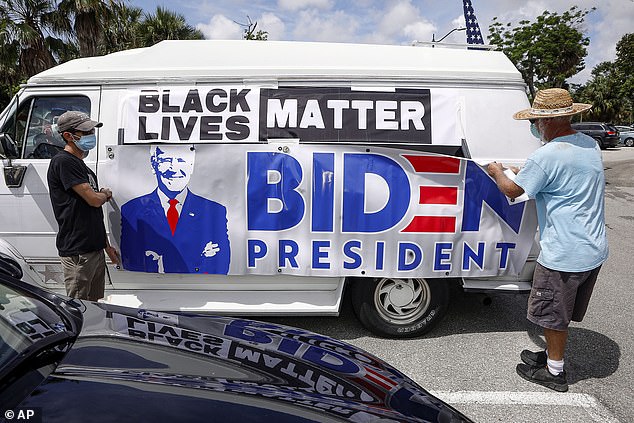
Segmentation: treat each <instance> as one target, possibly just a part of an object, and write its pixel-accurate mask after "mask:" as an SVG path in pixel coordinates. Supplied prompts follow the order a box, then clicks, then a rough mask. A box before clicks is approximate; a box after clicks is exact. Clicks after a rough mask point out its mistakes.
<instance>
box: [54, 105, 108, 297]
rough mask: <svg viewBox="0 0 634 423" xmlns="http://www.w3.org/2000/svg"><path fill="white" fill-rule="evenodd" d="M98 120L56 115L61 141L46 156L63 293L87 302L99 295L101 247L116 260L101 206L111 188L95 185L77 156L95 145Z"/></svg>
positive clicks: (102, 285)
mask: <svg viewBox="0 0 634 423" xmlns="http://www.w3.org/2000/svg"><path fill="white" fill-rule="evenodd" d="M102 125H103V124H102V123H100V122H95V121H93V120H91V119H90V116H88V115H87V114H85V113H81V112H76V111H71V112H66V113H64V114H62V115H61V116H60V117H59V119H58V121H57V128H58V131H59V133H60V134H61V136H62V138H63V139H64V141H65V142H66V146H65V147H64V150H63V151H60V152H59V153H58V154H57V155H55V156H54V157H53V158H52V159H51V163H50V164H49V167H48V175H47V179H48V187H49V192H50V197H51V204H52V205H53V212H54V213H55V219H56V220H57V223H58V225H59V232H58V234H57V250H58V251H59V256H60V258H61V261H62V267H63V268H64V283H65V285H66V293H67V294H68V296H69V297H73V298H80V299H85V300H91V301H97V300H98V299H100V298H103V296H104V288H105V271H106V261H105V256H104V249H105V251H106V253H107V254H108V256H109V257H110V259H111V260H112V261H113V262H114V263H116V264H118V263H119V256H118V252H117V251H116V250H115V249H114V248H113V247H111V246H110V244H109V243H108V237H107V236H106V228H105V226H104V222H103V211H102V209H101V206H102V205H103V204H105V203H106V202H107V201H109V200H110V198H111V197H112V192H111V191H110V190H109V189H108V188H101V189H99V186H98V184H97V175H95V173H94V172H93V171H92V170H90V169H89V168H88V167H87V166H86V164H85V163H84V160H83V159H84V158H85V157H86V156H87V155H88V151H89V150H91V149H92V148H94V147H95V146H96V137H95V128H99V127H101V126H102Z"/></svg>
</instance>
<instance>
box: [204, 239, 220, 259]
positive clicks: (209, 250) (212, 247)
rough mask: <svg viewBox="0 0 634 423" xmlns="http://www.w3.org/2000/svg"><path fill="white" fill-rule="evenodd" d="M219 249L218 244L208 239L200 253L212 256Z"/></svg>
mask: <svg viewBox="0 0 634 423" xmlns="http://www.w3.org/2000/svg"><path fill="white" fill-rule="evenodd" d="M219 251H220V247H218V244H216V243H214V242H213V241H209V242H208V243H207V245H205V249H204V250H203V252H202V254H201V255H203V256H205V257H213V256H215V255H216V253H218V252H219Z"/></svg>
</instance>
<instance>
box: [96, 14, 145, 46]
mask: <svg viewBox="0 0 634 423" xmlns="http://www.w3.org/2000/svg"><path fill="white" fill-rule="evenodd" d="M112 13H113V19H110V20H109V21H108V22H107V23H106V26H105V27H104V34H103V35H104V42H103V45H102V47H101V48H100V53H102V54H108V53H113V52H116V51H121V50H128V49H131V48H137V47H140V46H141V44H140V40H139V34H138V32H139V26H140V25H141V18H142V16H143V9H141V8H140V7H128V6H126V5H125V4H123V3H118V4H117V5H115V7H114V8H113V10H112Z"/></svg>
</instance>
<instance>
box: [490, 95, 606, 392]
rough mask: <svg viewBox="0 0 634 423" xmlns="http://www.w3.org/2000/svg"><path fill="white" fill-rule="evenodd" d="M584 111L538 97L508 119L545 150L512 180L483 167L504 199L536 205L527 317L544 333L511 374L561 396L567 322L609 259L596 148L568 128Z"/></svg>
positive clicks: (494, 166)
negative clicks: (542, 345) (521, 124)
mask: <svg viewBox="0 0 634 423" xmlns="http://www.w3.org/2000/svg"><path fill="white" fill-rule="evenodd" d="M591 107H592V106H591V105H589V104H581V103H573V101H572V98H571V96H570V93H568V91H566V90H563V89H560V88H551V89H546V90H541V91H539V92H538V93H537V95H536V96H535V100H534V101H533V106H532V107H531V108H530V109H526V110H522V111H520V112H517V113H515V115H513V117H514V118H515V119H520V120H529V121H530V123H531V132H532V133H533V135H534V136H535V137H537V138H540V139H541V140H542V142H544V143H545V144H544V145H543V146H542V147H541V148H539V149H537V150H536V151H535V152H533V154H532V155H531V156H530V157H529V158H528V159H527V161H526V165H525V166H524V167H523V168H522V169H521V170H520V171H519V173H518V174H517V176H516V178H515V180H514V181H512V180H511V179H509V178H508V177H507V176H506V175H504V168H503V167H502V165H501V164H499V163H491V164H489V166H488V172H489V174H490V175H491V176H492V177H493V178H494V179H495V181H496V183H497V185H498V187H499V188H500V190H501V191H502V192H503V193H504V194H505V195H507V196H508V197H510V198H515V197H518V196H520V195H522V194H523V193H526V194H527V195H528V196H529V198H534V199H535V203H536V206H537V219H538V222H539V230H540V245H541V253H540V255H539V258H538V259H537V266H536V268H535V273H534V275H533V288H532V290H531V293H530V296H529V299H528V315H527V318H528V320H530V321H531V322H533V323H535V324H537V325H539V326H541V327H542V328H543V329H544V337H545V338H546V350H545V351H539V352H531V351H529V350H524V351H522V353H521V354H520V357H521V359H522V361H523V362H524V363H522V364H518V365H517V368H516V371H517V373H518V374H519V375H520V376H521V377H523V378H524V379H526V380H528V381H530V382H534V383H538V384H540V385H543V386H546V387H548V388H551V389H554V390H556V391H560V392H565V391H567V390H568V382H567V379H566V372H565V371H564V351H565V349H566V341H567V338H568V325H569V324H570V321H571V320H572V321H575V322H580V321H581V320H582V319H583V316H584V315H585V313H586V310H587V308H588V302H589V301H590V296H591V295H592V290H593V288H594V284H595V282H596V280H597V275H598V274H599V269H600V268H601V265H602V264H603V262H604V261H605V260H606V259H607V256H608V244H607V240H606V235H605V217H604V192H605V176H604V174H603V163H602V160H601V151H600V149H599V146H598V145H597V142H596V141H595V140H594V139H592V138H590V137H589V136H587V135H584V134H581V133H578V132H576V131H575V130H574V129H572V127H571V126H570V120H571V118H572V116H573V115H575V114H577V113H581V112H583V111H585V110H588V109H589V108H591Z"/></svg>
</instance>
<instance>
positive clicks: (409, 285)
mask: <svg viewBox="0 0 634 423" xmlns="http://www.w3.org/2000/svg"><path fill="white" fill-rule="evenodd" d="M430 301H431V292H430V289H429V285H428V284H427V282H426V281H425V279H391V278H383V279H381V280H380V281H379V283H378V284H377V287H376V290H375V291H374V304H375V307H376V309H377V310H378V312H379V313H380V314H381V316H382V317H383V318H384V319H385V320H387V321H389V322H391V323H397V324H400V325H403V324H408V323H411V322H414V321H416V320H417V319H418V318H420V316H422V315H423V314H424V313H425V312H426V311H427V309H428V308H429V303H430Z"/></svg>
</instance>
